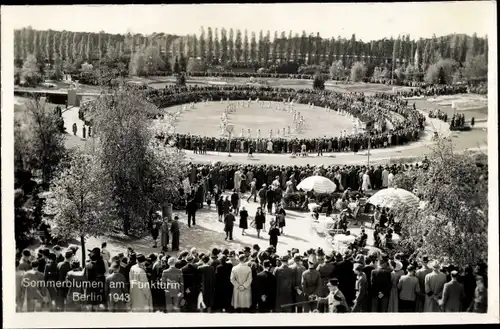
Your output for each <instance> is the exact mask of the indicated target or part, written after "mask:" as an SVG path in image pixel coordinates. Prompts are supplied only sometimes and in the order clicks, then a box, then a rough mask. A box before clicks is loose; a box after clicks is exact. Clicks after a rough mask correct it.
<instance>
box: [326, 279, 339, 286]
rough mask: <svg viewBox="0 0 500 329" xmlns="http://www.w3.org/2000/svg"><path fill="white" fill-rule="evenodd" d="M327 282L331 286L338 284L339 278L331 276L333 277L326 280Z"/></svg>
mask: <svg viewBox="0 0 500 329" xmlns="http://www.w3.org/2000/svg"><path fill="white" fill-rule="evenodd" d="M327 284H329V285H332V286H338V285H339V280H338V279H337V278H333V279H330V280H328V283H327Z"/></svg>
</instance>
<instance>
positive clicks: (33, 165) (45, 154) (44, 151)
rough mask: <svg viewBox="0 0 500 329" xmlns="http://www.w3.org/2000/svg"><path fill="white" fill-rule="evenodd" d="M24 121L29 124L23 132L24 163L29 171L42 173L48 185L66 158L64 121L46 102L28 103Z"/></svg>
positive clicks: (35, 100) (38, 100)
mask: <svg viewBox="0 0 500 329" xmlns="http://www.w3.org/2000/svg"><path fill="white" fill-rule="evenodd" d="M23 120H24V122H25V124H26V129H25V130H24V131H23V134H24V136H25V137H24V138H25V143H24V145H25V147H24V152H26V153H25V156H24V162H25V164H26V166H27V168H28V169H30V170H35V171H37V170H39V171H40V172H41V178H42V182H43V183H44V184H48V183H49V182H50V180H51V178H52V175H53V173H54V172H55V171H56V169H57V167H58V166H59V163H60V161H61V159H63V158H64V156H65V155H66V149H65V147H64V139H65V138H64V134H63V133H62V132H61V129H60V124H61V121H60V120H61V119H60V118H59V117H58V116H57V115H56V114H54V111H53V109H49V107H48V106H47V105H46V104H45V103H44V101H42V100H40V99H30V100H28V101H27V102H26V112H25V114H24V116H23Z"/></svg>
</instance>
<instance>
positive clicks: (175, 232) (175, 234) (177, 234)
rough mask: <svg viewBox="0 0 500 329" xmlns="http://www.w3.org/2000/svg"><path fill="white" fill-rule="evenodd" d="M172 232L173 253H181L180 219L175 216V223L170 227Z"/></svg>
mask: <svg viewBox="0 0 500 329" xmlns="http://www.w3.org/2000/svg"><path fill="white" fill-rule="evenodd" d="M170 232H171V233H172V251H179V239H180V235H181V233H180V230H179V217H178V216H175V217H174V221H173V222H172V224H171V225H170Z"/></svg>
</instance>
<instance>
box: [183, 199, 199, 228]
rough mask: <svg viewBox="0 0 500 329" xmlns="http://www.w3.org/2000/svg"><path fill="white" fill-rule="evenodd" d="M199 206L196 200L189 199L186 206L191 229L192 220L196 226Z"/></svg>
mask: <svg viewBox="0 0 500 329" xmlns="http://www.w3.org/2000/svg"><path fill="white" fill-rule="evenodd" d="M197 209H198V206H197V204H196V200H195V198H191V199H189V201H188V202H187V204H186V214H187V215H188V227H191V220H193V226H195V225H196V210H197Z"/></svg>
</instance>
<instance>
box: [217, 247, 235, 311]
mask: <svg viewBox="0 0 500 329" xmlns="http://www.w3.org/2000/svg"><path fill="white" fill-rule="evenodd" d="M226 250H227V249H226ZM226 250H224V251H223V252H222V253H221V254H220V259H219V261H220V264H219V265H217V267H216V269H215V296H217V298H215V303H214V311H215V312H222V311H225V312H230V311H231V310H232V306H231V301H232V296H233V285H232V284H231V281H230V277H231V270H232V268H233V265H232V264H231V262H229V261H228V258H227V255H226V253H225V252H226ZM227 254H229V251H228V250H227Z"/></svg>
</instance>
